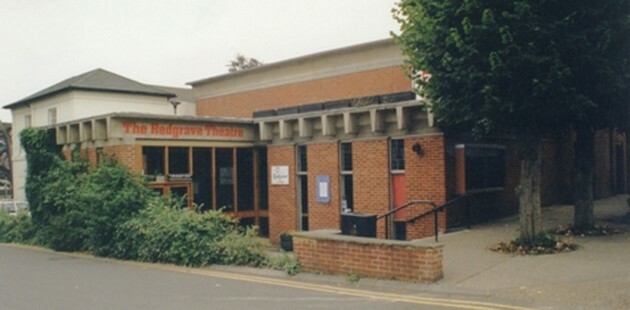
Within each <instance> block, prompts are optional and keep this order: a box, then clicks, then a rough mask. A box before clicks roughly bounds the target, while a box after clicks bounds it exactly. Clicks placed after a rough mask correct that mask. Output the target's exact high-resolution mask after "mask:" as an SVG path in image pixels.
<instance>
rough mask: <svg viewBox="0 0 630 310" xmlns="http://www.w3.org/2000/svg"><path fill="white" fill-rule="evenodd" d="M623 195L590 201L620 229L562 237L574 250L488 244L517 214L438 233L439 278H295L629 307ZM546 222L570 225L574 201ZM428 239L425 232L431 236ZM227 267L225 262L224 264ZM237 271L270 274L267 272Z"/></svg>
mask: <svg viewBox="0 0 630 310" xmlns="http://www.w3.org/2000/svg"><path fill="white" fill-rule="evenodd" d="M627 199H628V196H627V195H619V196H615V197H612V198H608V199H604V200H598V201H596V202H595V217H596V223H597V224H598V225H608V226H612V227H618V228H620V229H622V230H623V231H624V232H622V233H621V234H616V235H610V236H591V237H589V236H585V237H582V236H572V237H564V239H568V240H569V241H570V242H572V243H574V244H577V245H578V246H579V248H578V249H577V250H575V251H573V252H568V253H561V254H551V255H537V256H519V255H510V254H503V253H497V252H493V251H490V250H489V249H488V248H489V247H490V246H492V245H494V244H496V243H497V242H499V241H509V240H512V239H514V238H515V237H516V236H517V235H518V218H517V217H516V216H513V217H509V218H505V219H501V220H498V221H493V222H492V223H487V224H482V225H476V226H473V227H471V229H465V230H460V231H456V232H452V233H446V234H441V235H439V243H441V244H443V245H444V258H443V267H444V278H443V279H442V280H440V281H438V282H436V283H432V284H424V283H407V282H400V281H390V280H375V279H360V280H359V281H357V282H354V281H349V279H348V277H343V276H328V275H314V274H306V273H301V274H298V275H297V276H294V277H292V279H294V280H297V281H306V282H315V283H319V284H327V285H333V286H343V287H356V288H361V289H368V290H378V291H387V292H398V293H405V294H415V295H427V294H432V295H444V296H450V297H454V298H457V297H459V298H468V299H470V298H473V299H474V298H479V299H492V300H493V301H505V302H507V303H512V304H518V305H523V306H526V307H531V308H535V309H630V207H628V203H627ZM543 219H544V228H545V229H546V230H548V229H554V228H557V227H559V225H563V224H570V223H571V222H572V220H573V206H569V205H555V206H550V207H546V208H543ZM431 239H432V238H428V239H427V240H426V241H427V242H429V241H430V240H431ZM228 268H230V267H228ZM240 272H250V273H258V274H261V273H263V275H265V276H276V277H282V276H284V277H288V276H286V275H282V276H280V275H277V274H276V275H273V274H270V271H264V270H249V271H247V270H246V271H243V270H242V269H241V270H240Z"/></svg>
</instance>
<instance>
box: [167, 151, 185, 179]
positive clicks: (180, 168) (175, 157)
mask: <svg viewBox="0 0 630 310" xmlns="http://www.w3.org/2000/svg"><path fill="white" fill-rule="evenodd" d="M189 153H190V149H189V148H188V147H169V148H168V174H169V175H172V174H175V175H185V174H189V173H190V164H189V163H190V158H189Z"/></svg>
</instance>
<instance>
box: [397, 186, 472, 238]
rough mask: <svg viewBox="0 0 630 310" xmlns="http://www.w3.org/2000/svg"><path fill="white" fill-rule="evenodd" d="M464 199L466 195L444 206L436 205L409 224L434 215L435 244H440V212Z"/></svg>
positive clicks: (411, 220) (410, 220)
mask: <svg viewBox="0 0 630 310" xmlns="http://www.w3.org/2000/svg"><path fill="white" fill-rule="evenodd" d="M464 198H466V196H465V195H464V196H460V197H457V198H455V199H451V200H449V201H447V202H446V203H444V204H443V205H441V206H435V205H434V207H433V209H431V210H429V211H426V212H424V213H421V214H420V215H418V216H416V217H414V218H411V219H409V220H407V223H413V222H415V221H417V220H419V219H421V218H423V217H425V216H427V215H429V214H431V213H433V227H434V232H435V242H438V227H439V225H438V212H440V211H444V209H445V208H446V207H447V206H448V205H450V204H453V203H455V202H458V201H460V200H463V199H464ZM468 225H470V223H468Z"/></svg>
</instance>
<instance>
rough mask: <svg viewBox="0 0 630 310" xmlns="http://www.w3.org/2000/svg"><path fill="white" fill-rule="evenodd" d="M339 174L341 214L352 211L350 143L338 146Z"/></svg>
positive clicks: (352, 188) (352, 185) (352, 190)
mask: <svg viewBox="0 0 630 310" xmlns="http://www.w3.org/2000/svg"><path fill="white" fill-rule="evenodd" d="M339 174H340V185H341V186H340V187H341V212H344V213H346V212H352V211H353V210H354V199H353V192H354V184H353V180H352V143H351V142H342V143H341V144H340V145H339Z"/></svg>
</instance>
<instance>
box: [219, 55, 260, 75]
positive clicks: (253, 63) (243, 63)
mask: <svg viewBox="0 0 630 310" xmlns="http://www.w3.org/2000/svg"><path fill="white" fill-rule="evenodd" d="M262 65H263V63H262V62H261V61H259V60H258V59H256V58H247V57H245V56H243V55H242V54H236V58H235V59H234V60H231V61H230V62H229V63H228V64H227V65H226V66H227V67H228V71H229V72H230V73H232V72H237V71H243V70H246V69H250V68H254V67H260V66H262Z"/></svg>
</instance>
